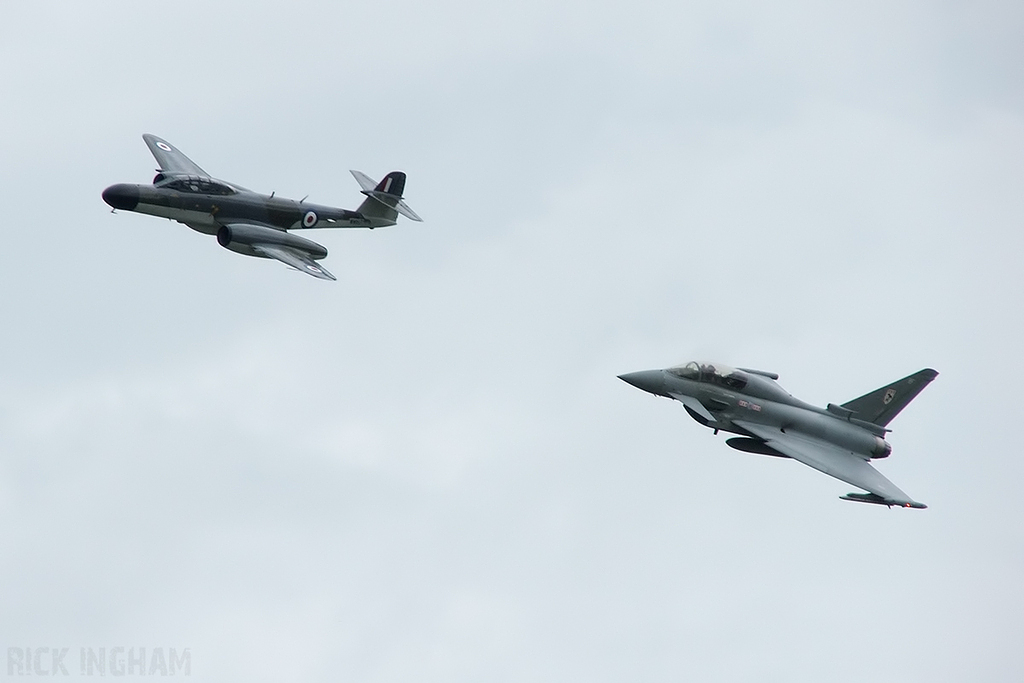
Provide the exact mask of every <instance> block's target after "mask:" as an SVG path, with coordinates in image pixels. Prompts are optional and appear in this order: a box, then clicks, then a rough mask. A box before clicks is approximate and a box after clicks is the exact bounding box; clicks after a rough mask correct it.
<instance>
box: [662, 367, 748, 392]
mask: <svg viewBox="0 0 1024 683" xmlns="http://www.w3.org/2000/svg"><path fill="white" fill-rule="evenodd" d="M668 371H669V373H671V374H673V375H675V376H676V377H679V378H681V379H688V380H691V381H694V382H706V383H708V384H718V385H721V386H723V387H729V388H730V389H736V390H739V389H742V388H743V387H745V386H747V376H746V374H745V373H743V372H741V371H739V370H737V369H736V368H732V367H729V366H728V365H723V364H721V363H701V362H697V361H690V362H689V363H686V364H685V365H677V366H675V367H672V368H669V369H668Z"/></svg>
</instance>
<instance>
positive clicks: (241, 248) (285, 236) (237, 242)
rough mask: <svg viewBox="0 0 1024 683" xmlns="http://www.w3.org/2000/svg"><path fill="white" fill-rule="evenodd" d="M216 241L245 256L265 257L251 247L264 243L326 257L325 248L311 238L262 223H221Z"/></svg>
mask: <svg viewBox="0 0 1024 683" xmlns="http://www.w3.org/2000/svg"><path fill="white" fill-rule="evenodd" d="M217 243H218V244H220V246H222V247H224V248H225V249H230V250H231V251H235V252H238V253H239V254H245V255H246V256H259V257H263V258H265V255H264V254H261V253H260V252H259V251H257V250H256V249H254V248H253V247H257V246H259V245H261V244H265V245H272V246H276V247H285V248H287V249H293V250H295V251H300V252H302V253H304V254H306V255H307V256H309V257H310V258H311V259H314V260H320V259H322V258H326V257H327V249H326V248H325V247H323V246H322V245H319V244H317V243H316V242H313V241H312V240H307V239H305V238H303V237H298V236H296V235H292V234H290V233H287V232H285V231H284V230H275V229H274V228H268V227H265V226H262V225H244V224H235V225H222V226H221V227H220V229H219V230H217Z"/></svg>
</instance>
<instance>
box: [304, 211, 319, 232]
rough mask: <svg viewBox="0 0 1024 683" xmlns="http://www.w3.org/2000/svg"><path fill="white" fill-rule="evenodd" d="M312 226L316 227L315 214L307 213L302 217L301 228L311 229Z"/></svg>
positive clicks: (312, 212)
mask: <svg viewBox="0 0 1024 683" xmlns="http://www.w3.org/2000/svg"><path fill="white" fill-rule="evenodd" d="M314 225H316V213H315V212H314V211H307V212H306V215H305V216H303V217H302V227H304V228H312V227H313V226H314Z"/></svg>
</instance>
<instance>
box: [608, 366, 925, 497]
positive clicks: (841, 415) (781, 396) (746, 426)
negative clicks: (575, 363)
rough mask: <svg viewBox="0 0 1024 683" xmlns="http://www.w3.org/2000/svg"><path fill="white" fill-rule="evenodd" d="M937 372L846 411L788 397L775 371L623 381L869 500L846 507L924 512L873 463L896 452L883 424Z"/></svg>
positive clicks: (653, 374) (687, 370) (660, 374)
mask: <svg viewBox="0 0 1024 683" xmlns="http://www.w3.org/2000/svg"><path fill="white" fill-rule="evenodd" d="M938 374H939V373H937V372H935V371H934V370H930V369H925V370H921V371H919V372H915V373H914V374H913V375H910V376H909V377H904V378H903V379H901V380H899V381H896V382H893V383H892V384H888V385H886V386H884V387H882V388H881V389H876V390H875V391H872V392H871V393H869V394H865V395H864V396H861V397H860V398H855V399H853V400H852V401H849V402H847V403H844V404H842V405H835V404H833V403H830V404H828V407H827V408H817V407H815V406H812V405H810V404H808V403H804V402H803V401H800V400H798V399H796V398H794V397H793V396H791V395H790V394H789V393H788V392H786V391H785V390H784V389H783V388H782V387H780V386H779V385H778V384H777V383H776V381H775V380H777V379H778V378H779V376H778V375H777V374H775V373H774V372H764V371H762V370H750V369H746V368H738V369H737V368H730V367H728V366H725V365H720V364H718V363H696V362H693V363H687V364H685V365H680V366H676V367H672V368H668V369H666V370H645V371H642V372H631V373H629V374H625V375H619V379H622V380H624V381H626V382H628V383H629V384H632V385H633V386H635V387H637V388H638V389H643V390H644V391H646V392H648V393H651V394H654V395H656V396H664V397H666V398H672V399H675V400H677V401H679V402H681V403H682V404H683V407H685V408H686V412H687V413H689V414H690V417H692V418H693V419H694V420H696V421H697V422H699V423H700V424H702V425H704V426H705V427H710V428H711V429H714V430H715V434H718V432H719V430H721V431H725V432H732V433H733V434H739V435H740V436H738V437H733V438H731V439H727V440H726V443H727V444H728V445H730V446H732V447H733V448H735V449H737V450H741V451H746V452H748V453H760V454H763V455H774V456H778V457H783V458H792V459H793V460H797V461H799V462H802V463H803V464H805V465H809V466H810V467H813V468H814V469H816V470H819V471H821V472H824V473H825V474H828V475H830V476H833V477H835V478H836V479H840V480H842V481H845V482H846V483H847V484H853V485H854V486H857V487H859V488H862V489H864V490H865V491H868V493H859V492H857V493H848V494H847V495H845V496H840V497H841V498H843V499H844V500H852V501H856V502H860V503H875V504H878V505H888V506H890V507H891V506H893V505H896V506H899V507H908V508H924V507H927V506H926V505H925V504H924V503H918V502H917V501H915V500H913V499H912V498H910V496H908V495H907V494H905V493H904V492H903V491H901V490H900V489H899V488H898V487H897V486H896V485H895V484H893V483H892V482H891V481H889V480H888V479H886V478H885V477H884V476H882V474H881V473H879V472H878V470H876V469H875V468H874V467H872V466H871V461H872V460H875V459H878V458H887V457H889V453H891V452H892V446H890V445H889V443H888V442H887V441H886V440H885V435H886V433H887V432H889V431H891V430H889V429H887V428H886V425H888V424H889V422H890V421H891V420H892V419H893V418H894V417H896V415H898V414H899V412H900V411H901V410H903V408H905V407H906V406H907V404H908V403H910V402H911V401H912V400H913V399H914V397H916V396H917V395H918V394H919V393H920V392H921V390H922V389H924V388H925V387H926V386H928V383H929V382H931V381H932V380H933V379H935V377H936V376H937V375H938Z"/></svg>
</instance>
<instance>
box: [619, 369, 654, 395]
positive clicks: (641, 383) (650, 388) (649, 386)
mask: <svg viewBox="0 0 1024 683" xmlns="http://www.w3.org/2000/svg"><path fill="white" fill-rule="evenodd" d="M619 379H621V380H622V381H623V382H626V383H627V384H632V385H633V386H634V387H636V388H637V389H642V390H644V391H646V392H648V393H651V394H654V395H655V396H664V395H665V377H664V375H662V374H661V370H641V371H640V372H627V373H626V374H625V375H619Z"/></svg>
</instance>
